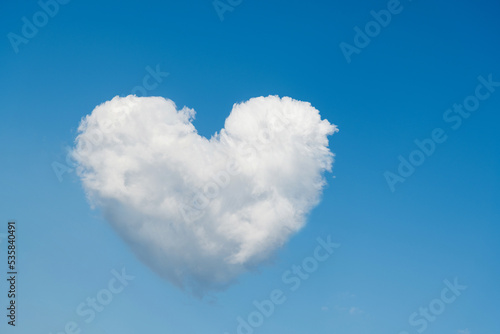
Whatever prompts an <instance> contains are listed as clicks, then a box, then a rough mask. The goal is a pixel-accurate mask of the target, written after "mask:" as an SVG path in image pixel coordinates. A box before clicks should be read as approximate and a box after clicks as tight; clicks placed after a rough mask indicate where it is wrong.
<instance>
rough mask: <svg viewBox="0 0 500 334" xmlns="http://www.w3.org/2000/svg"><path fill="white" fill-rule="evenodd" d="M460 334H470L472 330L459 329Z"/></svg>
mask: <svg viewBox="0 0 500 334" xmlns="http://www.w3.org/2000/svg"><path fill="white" fill-rule="evenodd" d="M458 334H470V330H469V329H468V328H466V329H459V330H458Z"/></svg>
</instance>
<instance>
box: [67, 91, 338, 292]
mask: <svg viewBox="0 0 500 334" xmlns="http://www.w3.org/2000/svg"><path fill="white" fill-rule="evenodd" d="M194 115H195V112H194V110H192V109H189V108H186V107H184V108H182V109H180V110H178V109H177V107H176V106H175V104H174V102H173V101H171V100H168V99H164V98H162V97H136V96H127V97H124V98H121V97H115V98H113V99H112V100H111V101H108V102H105V103H103V104H101V105H99V106H97V107H96V108H95V109H94V110H93V111H92V113H91V114H90V115H88V116H86V117H85V118H84V119H83V120H82V122H81V124H80V126H79V129H78V130H79V134H78V136H77V138H76V142H75V147H74V150H73V157H74V159H75V160H76V161H77V163H78V166H79V167H78V173H79V176H80V178H81V180H82V183H83V187H84V189H85V191H86V193H87V196H88V198H89V201H90V203H91V204H92V205H93V206H96V207H99V208H100V209H101V210H102V212H103V214H104V216H105V218H106V220H107V221H109V223H110V224H111V225H112V226H113V228H114V229H115V230H116V231H117V232H118V233H119V234H120V235H121V236H122V237H123V239H124V240H126V241H127V243H128V244H129V245H130V246H131V248H132V249H133V251H134V252H135V253H136V254H137V256H138V257H139V258H140V259H141V260H142V261H143V262H145V263H146V264H147V265H148V266H150V267H151V268H152V269H153V270H154V271H156V272H157V273H158V274H159V275H161V276H162V277H164V278H166V279H168V280H169V281H171V282H173V283H174V284H176V285H178V286H179V287H182V288H187V289H189V290H191V291H192V292H193V293H195V294H203V293H204V292H206V291H208V290H217V289H223V288H225V287H226V286H227V285H228V284H230V283H231V282H233V281H234V280H235V279H236V278H237V276H238V275H239V274H241V273H243V272H245V271H247V270H251V269H252V268H255V267H256V266H257V265H259V264H261V263H263V262H265V261H266V260H267V259H269V258H270V257H271V256H272V255H273V254H274V253H275V251H276V250H277V249H278V248H279V247H280V246H282V245H283V244H284V243H285V242H286V241H287V240H288V239H289V238H290V236H291V235H292V234H294V233H295V232H297V231H298V230H300V229H301V228H302V227H303V226H304V224H305V221H306V214H307V213H308V211H310V210H311V209H312V208H313V207H314V206H315V205H317V204H318V202H319V199H320V196H321V191H322V188H323V186H324V185H325V179H324V177H323V173H324V172H325V171H330V170H331V165H332V162H333V154H332V153H331V152H330V150H329V149H328V135H331V134H333V133H334V132H335V131H337V129H336V127H335V126H334V125H332V124H330V123H329V122H328V121H327V120H322V119H321V117H320V115H319V112H318V110H316V109H315V108H313V107H312V106H311V105H310V104H309V103H307V102H301V101H297V100H293V99H291V98H288V97H284V98H279V97H277V96H269V97H258V98H253V99H251V100H249V101H247V102H244V103H240V104H235V105H234V106H233V110H232V111H231V114H230V115H229V117H228V118H227V119H226V122H225V126H224V128H223V129H222V130H221V131H220V133H216V134H215V135H213V136H212V137H211V138H210V139H207V138H205V137H202V136H200V135H198V133H197V132H196V129H195V127H194V126H193V124H192V123H191V121H192V120H193V118H194Z"/></svg>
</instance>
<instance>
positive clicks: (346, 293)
mask: <svg viewBox="0 0 500 334" xmlns="http://www.w3.org/2000/svg"><path fill="white" fill-rule="evenodd" d="M355 297H356V295H355V294H353V293H351V292H349V291H344V292H342V293H341V294H340V298H341V299H350V298H355Z"/></svg>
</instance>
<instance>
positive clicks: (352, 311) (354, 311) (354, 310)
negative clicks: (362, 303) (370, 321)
mask: <svg viewBox="0 0 500 334" xmlns="http://www.w3.org/2000/svg"><path fill="white" fill-rule="evenodd" d="M363 313H364V312H363V310H361V309H360V308H359V307H355V306H351V308H350V309H349V314H350V315H357V314H363Z"/></svg>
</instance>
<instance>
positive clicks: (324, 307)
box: [321, 306, 329, 312]
mask: <svg viewBox="0 0 500 334" xmlns="http://www.w3.org/2000/svg"><path fill="white" fill-rule="evenodd" d="M328 310H329V308H328V306H323V307H322V308H321V311H323V312H326V311H328Z"/></svg>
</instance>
